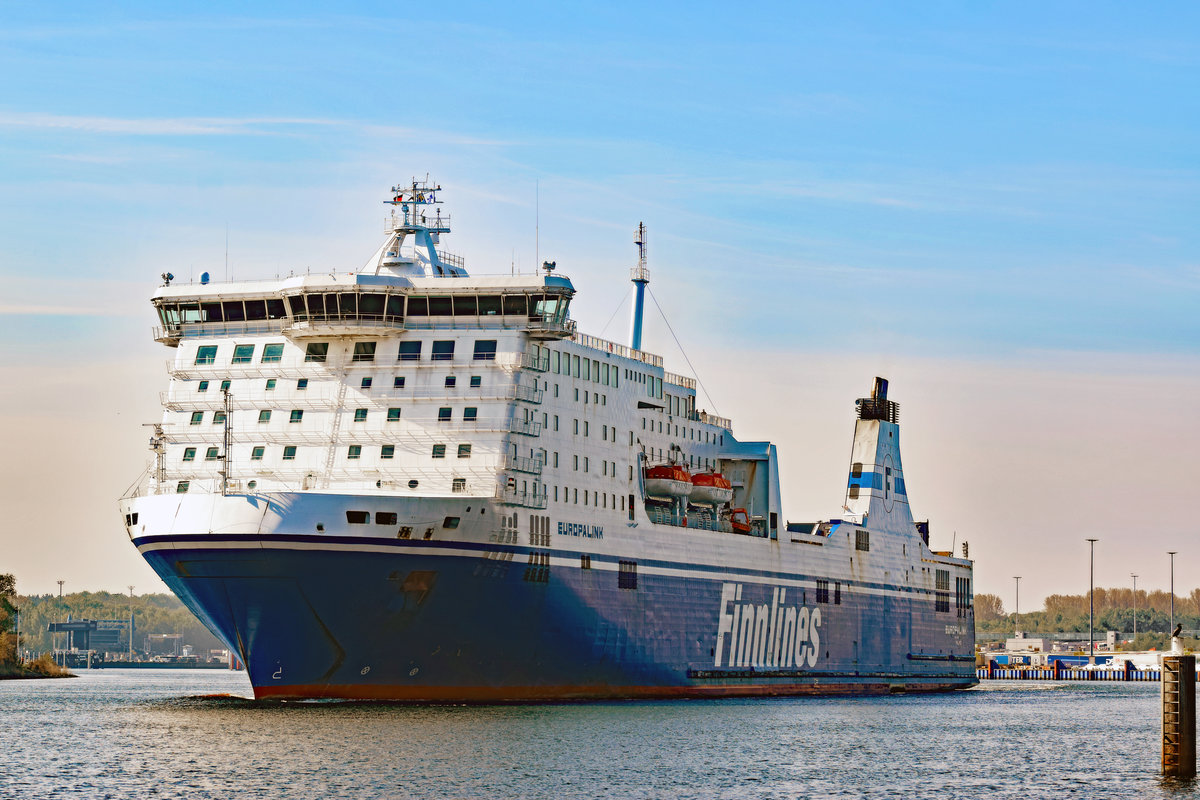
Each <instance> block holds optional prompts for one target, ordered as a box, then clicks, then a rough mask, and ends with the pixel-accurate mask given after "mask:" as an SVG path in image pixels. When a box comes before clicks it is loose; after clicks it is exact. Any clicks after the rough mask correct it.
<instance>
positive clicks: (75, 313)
mask: <svg viewBox="0 0 1200 800" xmlns="http://www.w3.org/2000/svg"><path fill="white" fill-rule="evenodd" d="M0 314H7V315H19V316H30V317H127V316H130V314H129V312H128V310H127V309H121V308H105V307H103V306H74V307H71V306H35V305H28V306H23V305H0Z"/></svg>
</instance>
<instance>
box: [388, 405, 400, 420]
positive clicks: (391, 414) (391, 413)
mask: <svg viewBox="0 0 1200 800" xmlns="http://www.w3.org/2000/svg"><path fill="white" fill-rule="evenodd" d="M387 421H388V422H399V421H400V409H398V408H389V409H388V415H387Z"/></svg>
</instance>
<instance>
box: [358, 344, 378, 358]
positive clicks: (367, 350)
mask: <svg viewBox="0 0 1200 800" xmlns="http://www.w3.org/2000/svg"><path fill="white" fill-rule="evenodd" d="M353 360H354V361H374V360H375V342H355V343H354V357H353Z"/></svg>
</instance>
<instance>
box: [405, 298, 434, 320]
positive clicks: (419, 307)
mask: <svg viewBox="0 0 1200 800" xmlns="http://www.w3.org/2000/svg"><path fill="white" fill-rule="evenodd" d="M408 315H409V316H410V317H428V316H429V298H428V297H410V298H408Z"/></svg>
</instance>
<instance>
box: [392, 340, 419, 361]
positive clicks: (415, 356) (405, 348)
mask: <svg viewBox="0 0 1200 800" xmlns="http://www.w3.org/2000/svg"><path fill="white" fill-rule="evenodd" d="M396 360H397V361H420V360H421V343H420V342H419V341H409V342H401V343H400V355H399V356H398V357H397V359H396Z"/></svg>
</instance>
